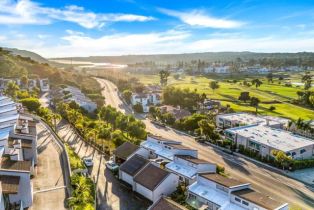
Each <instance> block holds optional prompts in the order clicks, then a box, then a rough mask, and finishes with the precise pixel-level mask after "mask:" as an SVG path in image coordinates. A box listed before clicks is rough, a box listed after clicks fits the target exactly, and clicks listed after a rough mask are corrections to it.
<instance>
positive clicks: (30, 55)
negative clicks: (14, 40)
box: [3, 48, 49, 63]
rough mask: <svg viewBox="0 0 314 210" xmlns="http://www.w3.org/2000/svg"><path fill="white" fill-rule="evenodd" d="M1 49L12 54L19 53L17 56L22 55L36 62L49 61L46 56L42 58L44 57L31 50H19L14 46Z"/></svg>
mask: <svg viewBox="0 0 314 210" xmlns="http://www.w3.org/2000/svg"><path fill="white" fill-rule="evenodd" d="M3 49H4V50H7V51H9V52H11V54H13V55H19V56H22V57H25V58H30V59H32V60H33V61H36V62H38V63H49V61H48V60H47V59H46V58H44V57H42V56H40V55H38V54H36V53H34V52H31V51H27V50H19V49H15V48H3Z"/></svg>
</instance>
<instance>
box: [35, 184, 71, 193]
mask: <svg viewBox="0 0 314 210" xmlns="http://www.w3.org/2000/svg"><path fill="white" fill-rule="evenodd" d="M63 188H66V186H59V187H53V188H48V189H43V190H38V191H34V194H36V193H42V192H49V191H53V190H60V189H63Z"/></svg>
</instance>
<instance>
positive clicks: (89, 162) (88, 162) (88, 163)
mask: <svg viewBox="0 0 314 210" xmlns="http://www.w3.org/2000/svg"><path fill="white" fill-rule="evenodd" d="M83 162H84V164H85V166H86V167H91V166H93V159H92V158H91V157H85V158H83Z"/></svg>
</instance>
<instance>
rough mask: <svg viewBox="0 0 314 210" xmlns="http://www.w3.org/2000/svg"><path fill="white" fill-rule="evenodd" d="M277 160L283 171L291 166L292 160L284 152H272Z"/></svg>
mask: <svg viewBox="0 0 314 210" xmlns="http://www.w3.org/2000/svg"><path fill="white" fill-rule="evenodd" d="M272 155H273V156H274V157H275V160H276V161H277V162H278V163H279V164H280V165H281V166H282V168H283V170H285V167H288V166H289V165H290V164H291V161H292V158H291V157H290V156H287V155H286V153H284V152H283V151H278V150H272Z"/></svg>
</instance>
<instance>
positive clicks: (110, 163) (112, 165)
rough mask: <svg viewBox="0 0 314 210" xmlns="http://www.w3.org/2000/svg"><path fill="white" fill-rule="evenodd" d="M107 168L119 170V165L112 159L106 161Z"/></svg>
mask: <svg viewBox="0 0 314 210" xmlns="http://www.w3.org/2000/svg"><path fill="white" fill-rule="evenodd" d="M106 168H108V169H109V170H111V171H116V170H118V168H119V166H118V165H117V164H116V163H115V162H113V161H112V160H109V161H107V162H106Z"/></svg>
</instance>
